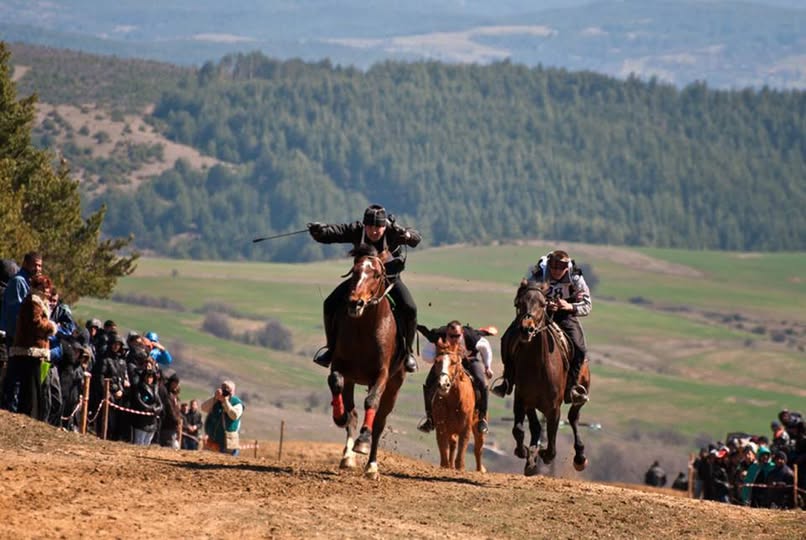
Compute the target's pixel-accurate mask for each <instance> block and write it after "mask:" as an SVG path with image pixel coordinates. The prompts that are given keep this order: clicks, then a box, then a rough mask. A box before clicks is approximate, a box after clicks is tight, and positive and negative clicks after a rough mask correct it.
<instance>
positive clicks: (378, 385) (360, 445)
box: [355, 368, 389, 454]
mask: <svg viewBox="0 0 806 540" xmlns="http://www.w3.org/2000/svg"><path fill="white" fill-rule="evenodd" d="M388 379H389V370H388V369H387V368H384V369H382V370H381V371H380V373H379V374H378V378H377V379H375V383H374V384H373V385H372V386H370V388H369V393H368V394H367V398H366V399H365V400H364V424H363V425H362V426H361V433H360V434H359V435H358V441H357V442H356V446H355V451H356V452H358V453H359V454H366V453H368V452H369V447H370V445H371V444H372V432H373V428H374V424H375V415H376V414H377V412H378V407H379V405H380V402H381V396H383V393H384V390H385V389H386V382H387V380H388Z"/></svg>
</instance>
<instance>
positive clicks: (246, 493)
mask: <svg viewBox="0 0 806 540" xmlns="http://www.w3.org/2000/svg"><path fill="white" fill-rule="evenodd" d="M0 432H2V433H3V437H2V439H1V440H0V459H2V468H0V484H1V485H2V486H3V489H2V491H0V536H1V537H3V538H83V537H92V538H126V537H130V538H133V537H140V538H147V537H155V538H221V537H242V538H343V537H348V536H349V537H353V538H411V537H415V538H469V537H489V538H549V537H551V538H572V537H573V538H579V537H597V538H608V537H616V538H624V537H635V538H654V537H672V538H680V537H687V538H715V537H717V536H723V535H728V536H734V535H735V536H737V537H742V538H803V537H804V536H806V520H804V519H803V517H804V514H803V513H802V512H800V511H771V510H751V509H746V508H739V507H734V506H728V505H721V504H716V503H710V502H702V501H693V500H689V499H685V498H680V497H675V496H672V495H666V494H664V493H659V492H646V491H638V490H631V489H625V488H622V487H616V486H609V485H601V484H593V483H586V482H577V481H571V480H561V479H553V478H544V477H538V478H531V479H529V478H524V477H521V476H514V475H507V474H495V473H492V474H486V475H482V474H479V473H475V472H465V473H456V472H451V471H444V470H441V469H439V468H436V467H434V466H432V465H430V464H426V463H423V462H418V461H415V460H411V459H407V458H403V457H401V456H399V455H396V454H394V453H391V452H382V453H381V455H380V458H381V461H380V464H381V473H382V477H381V479H380V480H379V481H368V480H365V479H364V478H363V477H362V475H361V473H360V471H340V470H339V469H338V466H337V462H338V456H339V452H340V449H339V447H338V446H336V445H332V444H306V443H293V442H292V443H288V444H286V446H285V448H284V456H283V459H282V461H278V459H277V447H276V445H273V444H267V445H266V447H265V448H264V449H262V450H261V452H262V455H259V457H257V458H254V457H240V458H229V457H227V456H222V455H218V454H211V453H208V452H202V453H197V452H174V451H170V450H166V449H160V448H148V449H139V448H136V447H133V446H131V445H127V444H121V443H109V442H103V441H99V440H97V439H94V438H92V437H88V436H80V435H78V434H74V433H66V432H61V431H57V430H55V429H52V428H50V427H48V426H45V425H44V424H41V423H39V422H33V421H31V420H30V419H27V418H24V417H20V416H15V415H10V414H8V413H6V412H0Z"/></svg>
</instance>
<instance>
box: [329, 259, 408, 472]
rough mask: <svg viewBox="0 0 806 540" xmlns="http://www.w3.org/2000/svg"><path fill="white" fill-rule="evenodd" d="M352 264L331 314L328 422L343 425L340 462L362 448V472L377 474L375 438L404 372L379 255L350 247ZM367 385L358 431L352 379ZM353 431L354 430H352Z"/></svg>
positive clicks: (346, 463) (351, 461) (348, 463)
mask: <svg viewBox="0 0 806 540" xmlns="http://www.w3.org/2000/svg"><path fill="white" fill-rule="evenodd" d="M350 254H351V255H352V256H353V267H352V269H351V270H350V272H348V274H346V275H349V276H350V288H349V293H348V297H347V307H346V309H345V310H342V311H341V312H339V313H338V314H337V315H336V325H337V332H336V344H335V348H334V351H333V356H332V362H331V365H330V375H329V376H328V379H327V382H328V386H329V387H330V391H331V394H332V397H333V400H332V401H331V406H332V413H333V422H334V423H335V424H336V425H337V426H338V427H343V428H345V429H346V431H347V440H346V443H345V446H344V451H343V453H342V458H341V462H340V464H339V466H340V468H342V469H353V468H355V466H356V462H355V454H356V453H359V454H367V453H369V458H368V460H367V465H366V467H365V469H364V475H365V476H366V477H367V478H372V479H378V478H379V476H380V475H379V469H378V442H379V441H380V438H381V434H382V433H383V430H384V428H385V427H386V417H387V416H388V415H389V413H391V412H392V409H393V408H394V405H395V400H396V399H397V394H398V392H399V391H400V387H401V385H402V384H403V381H404V379H405V377H406V371H405V369H404V368H403V362H402V351H400V352H399V351H398V330H397V324H396V323H395V317H394V314H393V313H392V305H391V303H390V302H389V299H388V297H387V293H388V292H389V289H391V285H389V284H388V283H387V279H386V272H385V268H384V265H383V261H382V260H381V258H380V257H379V255H378V252H377V251H376V250H375V248H374V247H372V246H367V245H361V246H359V247H358V248H356V249H354V250H352V251H351V252H350ZM356 384H359V385H362V386H367V387H368V388H369V393H368V394H367V397H366V399H365V400H364V421H363V424H362V426H361V430H360V432H358V431H357V429H358V413H357V412H356V410H355V401H354V390H355V385H356ZM356 435H357V436H356Z"/></svg>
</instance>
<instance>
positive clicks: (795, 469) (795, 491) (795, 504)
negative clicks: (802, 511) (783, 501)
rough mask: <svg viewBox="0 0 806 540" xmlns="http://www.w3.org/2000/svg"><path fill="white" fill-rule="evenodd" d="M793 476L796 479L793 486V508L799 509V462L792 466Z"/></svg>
mask: <svg viewBox="0 0 806 540" xmlns="http://www.w3.org/2000/svg"><path fill="white" fill-rule="evenodd" d="M792 476H793V477H794V479H795V482H794V484H793V486H792V508H794V509H796V510H797V508H798V464H797V463H795V465H794V466H793V467H792Z"/></svg>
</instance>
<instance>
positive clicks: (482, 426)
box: [476, 418, 490, 434]
mask: <svg viewBox="0 0 806 540" xmlns="http://www.w3.org/2000/svg"><path fill="white" fill-rule="evenodd" d="M476 429H477V430H478V432H479V433H481V434H486V433H487V432H489V431H490V426H489V424H487V419H486V418H482V419H481V420H479V422H478V424H476Z"/></svg>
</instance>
